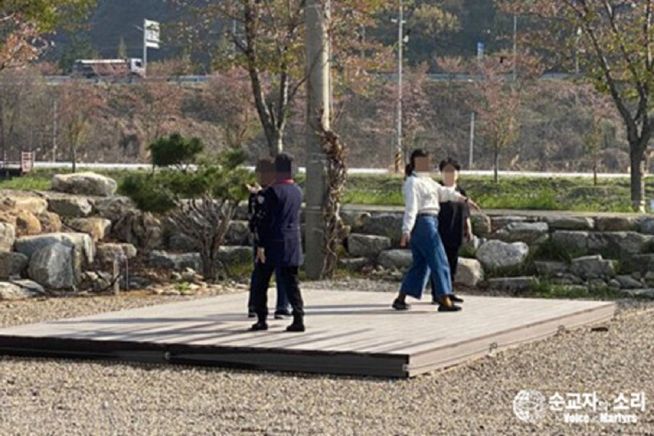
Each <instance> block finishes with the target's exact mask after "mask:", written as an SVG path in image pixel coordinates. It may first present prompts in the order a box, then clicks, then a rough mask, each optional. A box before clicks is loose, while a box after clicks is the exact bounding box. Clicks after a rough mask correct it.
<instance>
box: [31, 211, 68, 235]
mask: <svg viewBox="0 0 654 436" xmlns="http://www.w3.org/2000/svg"><path fill="white" fill-rule="evenodd" d="M37 218H38V220H39V222H40V223H41V231H42V232H43V233H58V232H61V229H62V228H63V224H62V222H61V218H59V215H57V214H56V213H52V212H47V211H46V212H43V213H41V214H39V215H37Z"/></svg>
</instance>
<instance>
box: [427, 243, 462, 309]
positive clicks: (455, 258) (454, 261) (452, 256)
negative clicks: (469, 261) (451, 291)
mask: <svg viewBox="0 0 654 436" xmlns="http://www.w3.org/2000/svg"><path fill="white" fill-rule="evenodd" d="M443 248H444V249H445V255H446V256H447V263H448V264H449V265H450V277H451V278H452V287H454V277H456V270H457V268H458V266H459V251H460V250H461V246H460V245H459V246H448V245H443ZM430 285H431V295H432V296H433V297H434V298H436V294H437V293H436V286H435V285H434V282H433V280H430Z"/></svg>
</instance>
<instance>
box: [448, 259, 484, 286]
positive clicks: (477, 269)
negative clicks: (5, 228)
mask: <svg viewBox="0 0 654 436" xmlns="http://www.w3.org/2000/svg"><path fill="white" fill-rule="evenodd" d="M483 280H484V268H483V267H482V266H481V263H480V262H479V261H478V260H476V259H468V258H465V257H460V258H459V265H458V267H457V271H456V275H455V276H454V283H459V284H461V285H464V286H468V287H471V288H474V287H475V286H477V285H478V284H479V282H481V281H483Z"/></svg>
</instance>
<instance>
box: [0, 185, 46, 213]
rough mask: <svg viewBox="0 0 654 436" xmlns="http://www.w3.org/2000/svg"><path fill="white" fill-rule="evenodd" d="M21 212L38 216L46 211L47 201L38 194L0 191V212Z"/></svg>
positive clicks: (7, 190)
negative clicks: (11, 210)
mask: <svg viewBox="0 0 654 436" xmlns="http://www.w3.org/2000/svg"><path fill="white" fill-rule="evenodd" d="M10 209H13V210H23V211H26V212H30V213H32V214H34V215H40V214H42V213H44V212H45V211H46V210H48V201H47V200H46V199H45V198H43V197H42V196H41V195H39V194H35V193H33V192H27V191H16V190H13V189H4V190H0V210H10Z"/></svg>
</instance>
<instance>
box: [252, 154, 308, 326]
mask: <svg viewBox="0 0 654 436" xmlns="http://www.w3.org/2000/svg"><path fill="white" fill-rule="evenodd" d="M292 165H293V159H292V157H291V156H289V155H288V154H285V153H282V154H279V155H278V156H277V157H276V158H275V171H276V178H277V180H276V182H275V183H274V184H272V185H270V186H269V187H267V188H266V189H264V190H263V191H262V192H261V195H260V196H259V200H258V201H259V202H260V205H259V206H260V207H259V208H258V210H259V212H258V213H259V216H258V217H257V220H256V223H257V224H256V241H257V256H256V262H255V267H254V277H255V278H254V309H255V312H256V314H257V318H258V321H257V323H256V324H254V325H253V326H252V328H251V330H254V331H258V330H267V329H268V325H267V323H266V318H267V316H268V306H267V304H268V301H267V300H268V296H267V291H268V285H269V284H270V278H271V276H272V274H273V273H274V272H275V269H277V268H279V276H278V277H279V279H280V280H281V281H282V282H283V288H284V289H285V290H286V292H287V297H288V301H289V302H290V303H291V307H292V309H293V323H292V324H291V325H290V326H288V327H287V328H286V330H287V331H291V332H301V331H304V330H305V327H304V303H303V301H302V295H301V292H300V286H299V280H298V271H299V267H300V265H301V264H302V263H303V260H304V258H303V255H302V246H301V242H302V239H301V235H300V209H301V206H302V190H301V189H300V187H299V186H298V185H297V184H296V183H295V181H294V180H293V178H292Z"/></svg>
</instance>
